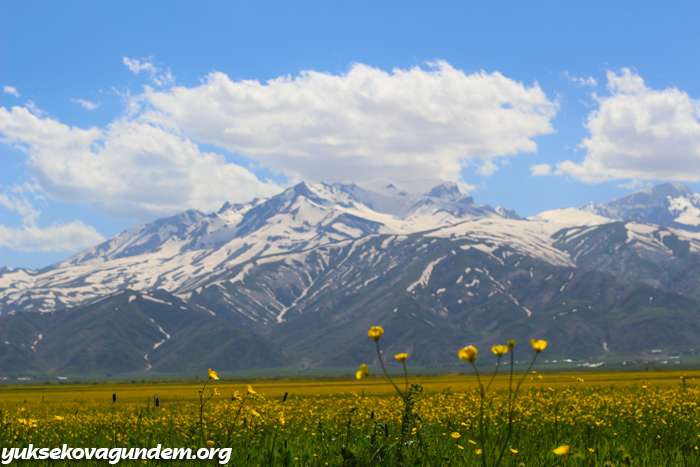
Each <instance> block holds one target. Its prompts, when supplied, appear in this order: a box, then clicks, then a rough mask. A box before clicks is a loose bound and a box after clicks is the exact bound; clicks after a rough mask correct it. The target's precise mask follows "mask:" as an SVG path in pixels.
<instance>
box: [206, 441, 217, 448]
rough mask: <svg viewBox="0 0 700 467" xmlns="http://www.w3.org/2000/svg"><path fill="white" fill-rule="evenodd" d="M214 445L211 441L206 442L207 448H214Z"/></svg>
mask: <svg viewBox="0 0 700 467" xmlns="http://www.w3.org/2000/svg"><path fill="white" fill-rule="evenodd" d="M215 444H216V443H215V442H214V441H212V440H209V441H207V446H209V447H212V446H214V445H215Z"/></svg>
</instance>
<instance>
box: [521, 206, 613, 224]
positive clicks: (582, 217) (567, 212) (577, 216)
mask: <svg viewBox="0 0 700 467" xmlns="http://www.w3.org/2000/svg"><path fill="white" fill-rule="evenodd" d="M527 220H529V221H537V222H551V223H553V224H562V225H601V224H609V223H610V222H615V221H616V220H617V219H611V218H609V217H604V216H599V215H597V214H593V213H591V212H587V211H582V210H580V209H576V208H564V209H553V210H551V211H543V212H541V213H539V214H537V215H536V216H530V217H528V218H527Z"/></svg>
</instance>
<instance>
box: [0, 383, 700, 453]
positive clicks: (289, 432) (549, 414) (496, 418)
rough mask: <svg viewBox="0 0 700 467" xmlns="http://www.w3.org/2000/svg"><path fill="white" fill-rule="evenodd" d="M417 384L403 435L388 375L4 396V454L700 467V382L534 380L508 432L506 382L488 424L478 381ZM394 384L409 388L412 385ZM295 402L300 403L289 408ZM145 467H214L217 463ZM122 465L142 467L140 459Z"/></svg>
mask: <svg viewBox="0 0 700 467" xmlns="http://www.w3.org/2000/svg"><path fill="white" fill-rule="evenodd" d="M540 376H541V377H540ZM482 378H486V376H482ZM695 378H697V381H696V379H695ZM409 379H410V382H412V383H420V384H421V385H422V389H423V391H422V393H421V394H416V395H415V397H414V401H415V406H414V408H413V411H414V412H415V413H416V414H418V416H419V417H418V418H416V419H415V420H411V421H410V423H408V424H405V423H404V424H402V416H403V415H402V414H403V407H404V402H403V401H402V399H401V398H400V397H399V396H398V395H397V393H396V392H395V390H394V388H393V387H392V386H391V385H390V384H388V383H387V382H386V380H383V379H380V378H366V379H362V380H360V381H357V380H354V379H350V378H345V379H329V380H323V379H308V380H300V379H294V378H290V379H274V380H262V379H258V380H255V379H251V380H209V381H198V382H194V381H188V382H148V383H141V384H80V385H61V386H58V385H42V386H5V387H2V388H0V410H2V414H1V415H0V426H1V429H0V445H1V446H2V447H18V448H22V447H26V446H27V445H28V444H30V443H32V444H33V445H34V446H40V447H49V448H53V447H60V446H61V445H62V444H64V443H65V444H67V445H69V446H71V447H88V448H89V447H96V448H99V447H124V448H152V447H154V446H156V445H157V444H161V445H163V446H164V447H165V446H168V447H178V448H186V447H191V448H193V450H194V451H196V449H198V448H202V447H205V446H207V442H209V444H208V445H209V446H211V447H218V448H222V447H231V448H232V457H231V460H230V461H229V463H228V465H236V466H238V465H313V466H316V465H318V466H324V465H337V466H340V465H426V466H428V465H433V466H436V465H468V466H471V465H487V466H494V465H496V463H497V459H498V458H499V457H500V456H501V452H503V457H502V459H501V462H500V465H507V466H518V465H521V464H524V465H527V466H548V467H549V466H553V465H572V466H574V465H575V466H587V465H591V466H593V465H600V466H606V465H607V466H608V467H609V465H621V466H622V465H644V466H684V467H685V466H698V465H700V453H699V452H698V448H697V446H698V445H700V438H699V435H700V409H699V408H698V403H699V402H700V372H691V371H687V372H661V371H655V372H625V373H612V372H597V373H592V372H585V373H560V374H551V375H548V374H543V375H540V374H539V373H535V374H528V375H526V376H525V379H524V382H523V386H522V388H521V390H520V393H519V396H518V400H517V403H516V405H515V415H514V418H513V423H512V431H511V434H510V435H509V434H508V405H509V397H508V385H509V379H508V376H507V374H506V375H499V376H498V377H497V378H496V379H495V380H494V383H493V385H492V386H491V387H490V388H489V390H488V391H487V393H486V396H485V403H486V405H485V408H484V418H483V419H482V418H481V416H480V403H479V401H480V398H479V393H478V391H477V389H476V388H477V384H476V379H475V377H474V376H473V375H458V374H452V375H442V376H430V377H420V376H416V377H409ZM516 380H517V378H516ZM396 381H397V383H399V386H401V387H402V389H403V378H398V377H397V379H396ZM205 382H206V384H207V385H206V388H205V389H204V392H203V395H204V399H206V398H208V397H209V396H210V395H211V391H210V390H211V389H214V388H215V387H216V393H215V394H220V395H214V396H212V397H211V399H210V400H209V402H207V403H206V404H204V406H203V407H202V418H201V421H202V423H200V418H199V416H200V401H199V396H198V394H199V390H201V389H202V387H203V385H204V384H205ZM248 384H251V385H252V386H253V388H254V390H255V392H257V394H255V395H249V396H247V398H246V400H245V403H244V405H243V406H242V409H240V408H241V401H240V400H232V394H235V393H236V392H238V393H239V394H241V395H242V396H245V394H246V393H247V385H248ZM285 392H288V393H289V397H288V399H287V400H286V402H284V403H283V402H282V398H283V395H284V393H285ZM113 394H116V398H117V401H116V402H115V403H113V402H112V395H113ZM156 396H158V400H159V406H158V407H155V406H154V405H155V397H156ZM239 409H240V415H238V417H236V413H237V412H238V410H239ZM282 420H284V423H282ZM402 426H404V428H403V430H404V431H403V433H402ZM560 446H569V447H570V452H569V454H568V456H567V457H560V456H558V455H557V454H555V453H554V452H553V450H554V449H555V448H558V447H560ZM16 462H17V461H14V462H13V464H14V463H16ZM21 462H22V463H23V464H25V465H108V463H107V462H106V461H98V462H97V463H95V461H85V460H82V461H65V463H64V462H62V461H38V460H32V461H21ZM91 462H92V463H91ZM146 462H147V463H150V464H152V465H174V464H180V463H181V464H182V465H214V461H212V460H209V461H187V462H185V461H160V462H156V461H155V460H146ZM606 463H610V464H606ZM119 465H142V460H122V461H121V462H120V463H119Z"/></svg>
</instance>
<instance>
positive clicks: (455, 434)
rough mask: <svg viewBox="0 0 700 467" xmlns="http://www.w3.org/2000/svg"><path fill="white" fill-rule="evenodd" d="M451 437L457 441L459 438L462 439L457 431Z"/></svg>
mask: <svg viewBox="0 0 700 467" xmlns="http://www.w3.org/2000/svg"><path fill="white" fill-rule="evenodd" d="M450 436H452V437H453V438H454V439H457V438H461V437H462V435H460V434H459V433H457V432H456V431H455V432H454V433H452V434H451V435H450Z"/></svg>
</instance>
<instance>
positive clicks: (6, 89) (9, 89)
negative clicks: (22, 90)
mask: <svg viewBox="0 0 700 467" xmlns="http://www.w3.org/2000/svg"><path fill="white" fill-rule="evenodd" d="M2 90H3V92H4V93H5V94H12V95H13V96H15V97H19V92H17V89H16V88H15V87H13V86H4V87H3V88H2Z"/></svg>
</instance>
